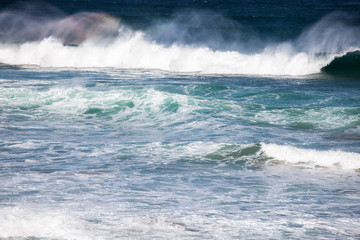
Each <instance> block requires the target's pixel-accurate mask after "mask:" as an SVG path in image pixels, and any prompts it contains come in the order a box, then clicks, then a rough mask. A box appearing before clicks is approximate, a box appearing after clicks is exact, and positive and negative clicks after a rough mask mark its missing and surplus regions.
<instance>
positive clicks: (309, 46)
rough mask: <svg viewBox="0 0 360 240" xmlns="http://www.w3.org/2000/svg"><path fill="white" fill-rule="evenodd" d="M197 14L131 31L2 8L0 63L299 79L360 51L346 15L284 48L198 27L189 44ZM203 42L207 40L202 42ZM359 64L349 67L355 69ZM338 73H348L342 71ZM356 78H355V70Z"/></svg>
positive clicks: (100, 17) (98, 21) (109, 19)
mask: <svg viewBox="0 0 360 240" xmlns="http://www.w3.org/2000/svg"><path fill="white" fill-rule="evenodd" d="M195 16H196V17H193V18H194V19H195V20H193V22H191V23H188V25H186V26H185V27H184V26H182V25H179V23H178V21H177V20H176V19H174V20H173V22H170V24H169V23H167V24H166V26H164V24H163V23H157V25H156V26H152V27H150V28H149V29H147V30H135V29H132V28H131V27H129V26H127V25H126V24H125V23H123V22H122V21H120V19H119V18H116V17H113V16H110V15H108V14H106V13H91V12H79V13H75V14H72V15H62V14H55V15H54V16H47V17H38V16H33V15H31V14H28V13H27V12H25V13H24V12H21V11H20V14H19V11H14V10H11V11H9V10H5V11H3V12H1V13H0V26H5V25H6V24H8V27H7V28H2V30H1V31H2V32H1V34H0V35H1V38H0V62H1V63H2V64H3V65H20V66H21V65H36V66H39V67H52V68H68V67H70V68H117V69H159V70H164V71H169V72H175V73H184V72H190V73H199V74H240V75H271V76H303V75H309V74H317V73H321V72H326V73H333V72H334V68H337V67H336V66H335V67H334V66H333V65H334V64H336V62H338V60H336V61H335V60H334V59H335V58H336V57H338V56H343V55H346V53H348V52H349V51H354V49H359V48H360V45H359V42H358V41H357V39H359V36H360V26H357V25H356V26H354V25H351V24H350V23H349V22H350V20H349V19H353V17H349V16H348V15H347V14H338V13H334V14H330V15H329V16H326V17H324V18H323V19H321V20H319V21H318V22H317V23H315V24H314V25H313V26H310V27H308V28H307V29H305V30H304V32H303V33H302V34H301V35H300V36H299V37H298V38H296V39H293V40H288V41H283V42H266V41H262V40H258V39H257V40H249V39H248V40H246V41H244V42H241V39H242V38H240V37H234V38H233V39H231V40H229V39H225V37H221V36H223V35H226V34H225V33H223V32H221V31H220V32H219V33H218V34H217V33H216V32H214V30H207V29H202V30H201V31H202V33H201V35H195V36H194V37H193V38H194V39H191V34H190V33H191V31H190V30H189V29H191V26H192V24H193V25H194V26H197V24H198V25H200V27H202V26H204V27H209V26H207V25H206V24H205V25H204V24H203V22H205V21H206V20H204V18H205V17H206V16H208V15H202V14H201V13H198V14H196V15H195ZM218 18H219V17H218ZM223 18H224V17H223ZM223 18H220V19H221V21H224V23H233V21H230V20H226V19H225V20H223ZM19 22H20V23H21V24H19ZM233 25H234V26H235V28H236V27H238V26H237V25H236V24H233ZM34 26H35V27H34ZM159 29H160V30H159ZM179 29H180V30H181V34H180V35H181V36H179V37H174V38H170V39H169V38H168V37H166V34H164V31H166V32H167V33H174V32H180V31H179ZM339 29H341V31H340V32H339V33H338V30H339ZM237 31H245V32H241V34H240V33H239V34H235V35H236V36H238V35H239V36H240V35H241V36H243V35H246V34H247V33H249V34H252V32H251V31H249V32H246V31H247V30H246V29H244V28H241V27H238V30H237ZM207 33H208V35H207ZM173 35H174V36H176V33H175V34H173ZM218 35H220V37H219V36H218ZM199 36H201V37H199ZM204 36H206V39H210V40H204V39H205V37H204ZM250 39H251V38H250ZM318 39H322V40H321V41H319V40H318ZM226 46H229V47H226ZM349 58H350V56H346V59H349ZM355 60H356V58H355ZM333 61H335V63H333ZM343 63H345V62H344V61H343ZM346 64H347V63H346ZM351 64H353V65H354V62H353V61H351V63H350V65H351ZM358 65H359V64H358V62H357V63H356V61H355V65H354V66H355V68H356V67H357V66H358ZM342 68H343V71H347V69H346V67H345V68H344V67H342ZM352 69H354V67H353V68H352ZM337 71H340V70H335V72H337ZM355 76H358V72H356V71H355Z"/></svg>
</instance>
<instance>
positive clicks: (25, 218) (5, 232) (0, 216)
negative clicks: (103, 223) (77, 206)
mask: <svg viewBox="0 0 360 240" xmlns="http://www.w3.org/2000/svg"><path fill="white" fill-rule="evenodd" d="M20 237H24V238H26V237H29V238H51V239H89V236H88V234H87V232H86V231H85V229H84V228H83V226H82V225H81V223H80V222H79V221H78V220H76V219H75V218H73V217H71V216H70V215H68V214H66V213H59V212H51V211H45V212H41V211H40V212H39V211H32V210H28V209H22V208H19V207H13V208H10V207H9V208H2V209H0V238H20Z"/></svg>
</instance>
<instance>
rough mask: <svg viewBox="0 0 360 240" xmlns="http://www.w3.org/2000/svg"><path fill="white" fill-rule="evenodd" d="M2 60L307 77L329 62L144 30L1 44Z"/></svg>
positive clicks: (280, 49)
mask: <svg viewBox="0 0 360 240" xmlns="http://www.w3.org/2000/svg"><path fill="white" fill-rule="evenodd" d="M0 62H2V63H6V64H15V65H38V66H41V67H76V68H85V67H86V68H104V67H112V68H121V69H160V70H165V71H171V72H200V73H206V74H263V75H304V74H311V73H316V72H319V69H320V68H321V67H322V66H324V65H325V64H326V63H327V62H328V60H327V59H326V60H317V59H315V58H312V57H311V56H309V55H307V54H306V53H303V52H300V53H297V52H294V50H293V49H292V47H291V46H290V45H287V44H285V45H281V46H277V47H276V48H267V49H265V50H264V51H263V52H261V53H257V54H252V55H248V54H242V53H240V52H236V51H214V50H211V49H209V48H207V47H198V48H195V47H191V46H181V45H177V44H173V45H171V46H169V47H166V46H163V45H160V44H157V43H155V42H149V41H147V40H146V39H145V38H144V35H143V34H142V33H140V32H137V33H135V34H134V35H133V36H131V37H129V38H124V37H119V38H118V39H116V40H115V41H114V42H112V43H111V44H109V45H106V46H102V45H99V44H98V43H95V42H91V41H89V42H86V43H84V44H82V45H80V46H78V47H73V46H64V45H63V44H62V43H61V42H60V41H59V40H57V39H55V38H51V37H50V38H47V39H44V40H42V41H39V42H30V43H24V44H20V45H8V44H1V45H0Z"/></svg>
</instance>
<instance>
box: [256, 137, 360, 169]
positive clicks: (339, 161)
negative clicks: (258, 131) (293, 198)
mask: <svg viewBox="0 0 360 240" xmlns="http://www.w3.org/2000/svg"><path fill="white" fill-rule="evenodd" d="M261 148H262V150H263V151H264V153H265V154H266V155H267V156H268V157H271V158H274V159H276V160H280V161H285V162H287V163H292V164H304V165H307V166H309V167H337V168H341V169H345V170H350V169H359V168H360V154H359V153H353V152H343V151H332V150H330V151H319V150H313V149H301V148H296V147H292V146H285V145H276V144H264V143H262V144H261Z"/></svg>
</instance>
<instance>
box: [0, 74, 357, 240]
mask: <svg viewBox="0 0 360 240" xmlns="http://www.w3.org/2000/svg"><path fill="white" fill-rule="evenodd" d="M0 87H1V92H0V93H1V101H0V102H1V106H0V107H1V132H0V133H1V136H2V138H1V145H0V149H1V150H0V151H1V155H2V160H1V182H2V192H1V216H0V221H1V222H2V223H3V224H2V226H1V227H0V229H1V231H0V232H1V234H2V235H1V237H2V238H5V239H7V238H11V237H20V238H21V237H24V238H26V237H35V238H40V239H42V238H44V239H47V238H51V239H54V238H55V239H69V238H71V239H73V238H75V239H116V238H164V239H168V238H180V239H182V238H220V239H227V238H255V239H257V238H318V237H321V238H341V239H342V238H354V239H355V238H357V237H359V231H358V229H359V228H358V227H359V224H360V222H359V221H358V215H359V214H360V211H359V205H358V200H359V187H358V186H359V175H358V169H359V168H360V151H359V144H358V142H359V132H358V129H359V124H360V122H359V119H360V118H359V115H360V108H359V106H358V102H359V95H358V91H359V81H353V80H334V79H324V78H323V77H321V76H317V77H310V78H309V77H307V78H280V79H279V78H261V77H244V76H203V75H196V74H195V75H194V74H190V75H178V74H170V73H166V72H160V71H138V70H136V71H123V70H106V69H105V70H97V71H91V70H56V71H53V70H50V71H49V70H46V69H38V70H37V69H22V70H13V69H3V70H2V80H1V86H0ZM44 226H46V228H45V227H44Z"/></svg>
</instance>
